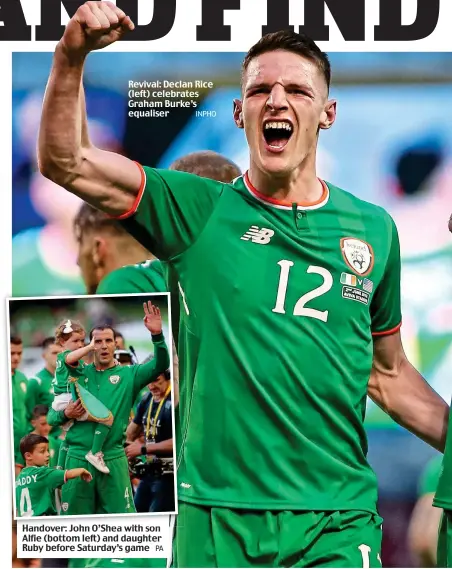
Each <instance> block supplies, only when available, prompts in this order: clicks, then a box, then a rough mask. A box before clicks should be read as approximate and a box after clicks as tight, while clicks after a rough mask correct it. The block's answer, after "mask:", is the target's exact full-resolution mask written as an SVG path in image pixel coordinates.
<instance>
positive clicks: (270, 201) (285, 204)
mask: <svg viewBox="0 0 452 569" xmlns="http://www.w3.org/2000/svg"><path fill="white" fill-rule="evenodd" d="M319 181H320V182H321V184H322V186H323V193H322V195H321V196H320V199H319V200H317V201H316V202H313V203H304V202H300V203H297V209H303V210H310V209H319V208H321V207H323V206H324V205H326V203H327V202H328V200H329V197H330V190H329V188H328V186H327V184H326V182H324V180H321V179H320V178H319ZM243 183H244V184H245V188H246V189H247V190H248V192H249V193H250V194H251V195H252V196H253V197H254V198H255V199H256V200H258V201H260V202H261V203H265V204H266V205H269V206H270V207H274V208H276V209H286V210H292V209H293V205H292V203H291V202H289V201H284V200H277V199H275V198H271V197H269V196H266V195H265V194H262V193H261V192H260V191H259V190H257V189H256V188H255V187H254V186H253V184H252V183H251V181H250V179H249V176H248V171H247V172H245V174H244V176H243Z"/></svg>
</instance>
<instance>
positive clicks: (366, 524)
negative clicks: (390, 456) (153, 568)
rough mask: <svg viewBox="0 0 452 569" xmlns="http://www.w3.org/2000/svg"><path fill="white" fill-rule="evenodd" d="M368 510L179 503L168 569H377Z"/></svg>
mask: <svg viewBox="0 0 452 569" xmlns="http://www.w3.org/2000/svg"><path fill="white" fill-rule="evenodd" d="M382 521H383V520H382V519H381V518H380V517H379V516H377V515H375V514H371V513H369V512H363V511H358V510H357V511H353V510H350V511H344V512H303V511H299V512H297V511H294V512H292V511H252V510H230V509H228V508H208V507H204V506H198V505H195V504H187V503H185V502H179V514H178V516H177V522H176V535H175V540H174V544H173V545H174V547H173V566H174V567H187V568H188V567H338V568H342V567H365V568H370V567H381V560H380V550H381V536H382Z"/></svg>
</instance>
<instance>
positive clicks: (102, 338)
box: [48, 302, 169, 515]
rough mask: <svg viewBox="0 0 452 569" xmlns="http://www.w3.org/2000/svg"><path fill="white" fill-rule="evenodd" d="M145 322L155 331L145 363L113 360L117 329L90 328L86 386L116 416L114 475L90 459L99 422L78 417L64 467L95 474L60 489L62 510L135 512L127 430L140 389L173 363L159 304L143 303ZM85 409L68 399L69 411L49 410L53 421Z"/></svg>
mask: <svg viewBox="0 0 452 569" xmlns="http://www.w3.org/2000/svg"><path fill="white" fill-rule="evenodd" d="M144 311H145V318H144V325H145V327H146V328H147V329H148V330H149V331H150V332H151V334H152V341H153V343H154V358H153V359H152V361H150V362H149V363H146V364H141V365H138V364H137V365H132V366H119V365H117V363H116V362H115V359H114V352H115V332H114V330H113V328H110V327H109V326H99V327H96V328H94V329H93V330H92V331H91V333H90V340H91V341H92V342H93V344H94V346H95V351H94V363H93V364H90V365H85V366H84V370H83V374H84V377H85V379H84V390H85V392H87V393H91V394H93V395H95V397H96V398H97V399H98V400H99V401H100V402H101V403H103V404H104V405H108V408H109V409H110V411H111V413H112V415H113V417H114V421H113V425H112V427H111V429H110V432H109V434H108V437H107V438H106V440H105V444H104V447H103V454H104V460H105V464H106V466H107V467H108V469H109V470H110V474H103V473H101V472H99V471H97V470H95V469H94V468H93V467H91V465H90V464H89V465H88V463H87V461H86V458H85V456H86V454H87V452H88V451H89V449H90V447H91V444H92V441H93V436H94V432H95V430H96V429H97V424H96V423H93V422H90V421H75V422H74V424H73V426H72V427H71V428H70V429H69V431H68V433H67V437H66V441H65V442H66V443H67V446H68V452H67V459H66V468H76V467H79V466H84V467H85V466H88V470H90V472H91V473H92V474H93V478H94V480H93V484H92V485H90V486H89V488H88V489H86V488H85V487H82V486H81V485H80V483H79V482H78V481H76V480H73V481H71V482H70V483H69V484H66V485H65V486H64V488H63V490H62V497H61V500H62V514H64V515H86V514H126V513H133V512H135V507H134V504H133V496H132V488H131V485H130V478H129V469H128V463H127V458H126V456H125V452H124V443H125V430H126V427H127V425H128V424H129V416H130V410H131V408H132V405H133V402H134V401H135V398H136V396H137V393H138V392H139V391H140V389H142V388H143V387H144V386H145V385H146V384H148V383H149V381H152V378H153V377H157V376H158V375H160V374H161V373H162V372H163V371H164V370H165V369H167V368H168V366H169V354H168V349H167V347H166V343H165V338H164V336H163V333H162V319H161V315H160V311H159V309H158V307H157V306H153V305H152V303H150V302H149V303H148V304H147V305H146V304H145V305H144ZM84 412H85V409H84V407H83V406H82V404H81V402H80V401H77V402H70V403H69V404H68V406H67V407H66V410H65V411H59V412H57V411H55V410H53V409H52V410H51V411H50V412H49V415H48V420H49V423H50V424H52V425H55V424H59V425H61V424H63V423H66V422H67V421H68V420H72V419H77V418H78V417H81V416H82V415H83V414H84Z"/></svg>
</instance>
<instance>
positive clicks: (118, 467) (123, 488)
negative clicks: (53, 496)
mask: <svg viewBox="0 0 452 569" xmlns="http://www.w3.org/2000/svg"><path fill="white" fill-rule="evenodd" d="M105 464H106V465H107V466H108V468H109V469H110V474H102V472H99V471H98V470H96V469H95V468H94V466H92V465H91V464H90V463H89V462H87V461H86V460H84V459H80V458H74V457H70V456H68V457H67V459H66V470H70V469H72V468H86V470H89V472H91V474H92V475H93V479H92V480H91V482H89V483H87V482H84V481H83V480H81V479H80V478H74V479H72V480H69V482H67V483H66V484H63V487H62V492H61V515H62V516H83V515H90V514H133V513H135V512H136V510H135V505H134V503H133V493H132V486H131V484H130V477H129V467H128V463H127V458H126V456H125V455H124V456H120V457H118V458H114V459H112V460H105Z"/></svg>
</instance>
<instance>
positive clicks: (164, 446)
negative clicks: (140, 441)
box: [146, 439, 173, 455]
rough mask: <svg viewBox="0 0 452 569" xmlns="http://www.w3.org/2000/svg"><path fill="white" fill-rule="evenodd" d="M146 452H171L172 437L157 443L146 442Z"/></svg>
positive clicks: (157, 453)
mask: <svg viewBox="0 0 452 569" xmlns="http://www.w3.org/2000/svg"><path fill="white" fill-rule="evenodd" d="M146 450H147V453H146V454H156V455H159V454H168V453H171V452H173V439H167V440H166V441H161V442H159V443H147V445H146Z"/></svg>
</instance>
